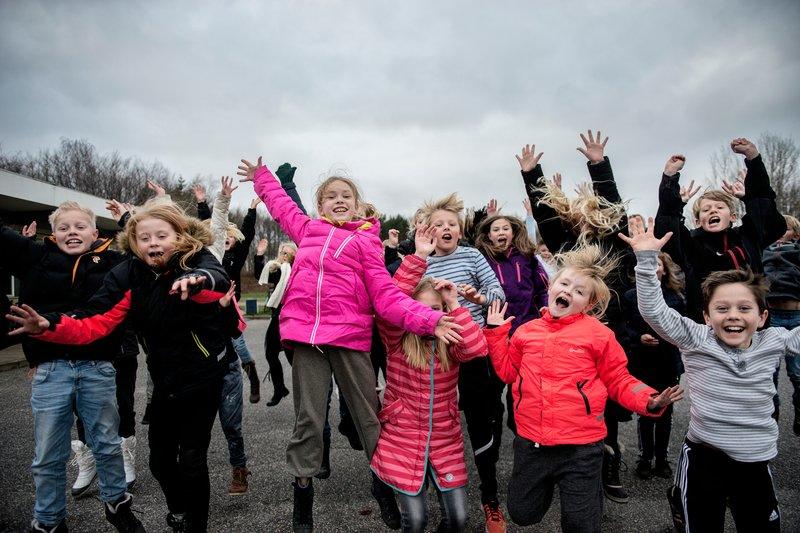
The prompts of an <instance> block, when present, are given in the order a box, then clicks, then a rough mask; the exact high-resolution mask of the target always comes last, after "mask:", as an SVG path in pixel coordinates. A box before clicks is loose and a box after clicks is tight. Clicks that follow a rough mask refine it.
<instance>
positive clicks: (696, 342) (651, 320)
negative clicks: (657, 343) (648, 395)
mask: <svg viewBox="0 0 800 533" xmlns="http://www.w3.org/2000/svg"><path fill="white" fill-rule="evenodd" d="M657 258H658V252H657V251H656V250H644V251H639V252H636V260H637V263H636V268H635V271H636V299H637V301H638V303H639V312H640V313H641V314H642V318H644V319H645V321H646V322H647V323H648V324H650V327H651V328H653V329H654V330H655V332H656V333H658V335H659V336H660V337H661V338H663V339H666V340H667V341H669V342H670V343H672V344H674V345H675V346H677V347H678V348H679V349H680V350H688V349H692V348H696V347H698V346H700V345H701V344H702V343H703V341H704V340H705V339H706V338H707V336H708V331H709V330H708V327H707V326H705V325H701V324H698V323H697V322H695V321H694V320H692V319H690V318H686V317H684V316H681V314H680V313H678V312H677V311H675V310H674V309H672V308H671V307H669V306H668V305H667V303H666V302H665V301H664V295H663V293H662V292H661V283H659V281H658V277H656V270H657V268H658V261H657Z"/></svg>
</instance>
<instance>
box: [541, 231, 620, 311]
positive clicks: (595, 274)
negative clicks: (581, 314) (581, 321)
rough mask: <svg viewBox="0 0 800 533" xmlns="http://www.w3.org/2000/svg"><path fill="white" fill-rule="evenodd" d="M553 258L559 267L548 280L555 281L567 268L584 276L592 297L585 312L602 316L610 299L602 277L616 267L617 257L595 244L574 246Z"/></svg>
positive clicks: (551, 282) (609, 293)
mask: <svg viewBox="0 0 800 533" xmlns="http://www.w3.org/2000/svg"><path fill="white" fill-rule="evenodd" d="M555 258H556V261H557V264H558V267H559V268H558V272H557V273H556V275H555V276H553V279H551V280H550V284H551V285H552V284H553V283H555V282H556V281H557V280H558V278H559V277H561V275H562V274H563V273H564V271H565V270H567V269H568V268H569V269H572V270H574V271H575V272H577V273H578V274H581V275H583V276H586V277H587V278H588V279H589V281H590V283H591V284H592V298H591V299H590V300H589V304H590V307H589V310H588V311H586V314H587V315H591V316H594V317H598V318H599V317H601V316H603V313H605V312H606V309H607V308H608V304H609V302H610V301H611V289H609V288H608V285H606V282H605V281H604V279H605V278H606V277H607V276H608V275H609V274H611V272H613V271H614V270H615V269H616V268H617V266H618V265H619V259H618V258H617V257H616V256H614V255H612V254H610V253H606V254H604V253H603V251H602V250H601V249H600V247H599V246H597V245H595V244H592V245H584V246H580V247H578V248H574V249H572V250H571V251H569V252H566V253H560V254H557V255H556V256H555Z"/></svg>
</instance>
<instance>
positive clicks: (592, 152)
mask: <svg viewBox="0 0 800 533" xmlns="http://www.w3.org/2000/svg"><path fill="white" fill-rule="evenodd" d="M587 133H588V134H589V138H588V139H587V138H586V137H585V136H584V135H583V133H581V134H580V135H581V140H582V141H583V146H584V148H581V147H580V146H579V147H578V148H577V150H578V151H579V152H580V153H582V154H583V155H585V156H586V159H588V160H589V162H590V163H592V164H597V163H600V162H601V161H603V156H604V151H605V148H606V143H607V142H608V137H606V138H605V139H603V140H602V142H601V141H600V139H601V138H602V136H601V135H600V130H597V135H592V130H588V131H587Z"/></svg>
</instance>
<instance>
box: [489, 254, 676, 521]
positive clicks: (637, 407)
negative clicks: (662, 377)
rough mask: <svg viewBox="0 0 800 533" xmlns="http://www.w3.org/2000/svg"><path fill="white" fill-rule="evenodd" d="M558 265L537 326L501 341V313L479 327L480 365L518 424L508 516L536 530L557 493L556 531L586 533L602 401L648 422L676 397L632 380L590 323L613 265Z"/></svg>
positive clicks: (592, 258) (597, 512)
mask: <svg viewBox="0 0 800 533" xmlns="http://www.w3.org/2000/svg"><path fill="white" fill-rule="evenodd" d="M559 263H560V264H561V268H560V270H559V271H558V273H557V274H556V276H555V277H554V278H553V279H552V280H551V282H550V289H549V291H548V303H547V307H546V308H545V309H544V310H543V314H542V317H541V318H538V319H536V320H532V321H530V322H527V323H525V324H522V325H521V326H520V327H519V328H518V329H517V330H516V332H515V333H514V335H513V336H511V338H510V339H509V337H508V332H509V331H510V329H511V324H512V321H513V319H514V317H513V316H512V317H508V318H505V308H506V306H502V307H501V306H500V305H499V303H495V304H493V305H492V306H491V307H490V310H489V315H488V317H487V324H488V327H487V329H486V330H485V334H486V340H487V342H488V343H489V356H490V357H491V361H492V364H493V365H494V368H495V370H497V375H498V376H500V378H501V379H502V380H503V381H504V382H505V383H508V384H510V385H513V396H514V418H515V420H516V422H517V436H516V437H515V439H514V467H513V470H512V472H511V479H510V481H509V483H508V512H509V515H510V516H511V519H512V520H513V521H514V522H515V523H517V524H519V525H521V526H527V525H531V524H536V523H538V522H540V521H541V520H542V518H543V517H544V515H545V513H546V512H547V510H548V509H549V507H550V504H551V503H552V499H553V492H554V489H555V486H556V485H558V487H559V491H560V497H561V528H562V530H563V531H565V532H575V531H581V532H586V531H593V532H595V531H600V530H601V520H602V514H603V488H602V477H601V468H602V463H603V447H604V445H603V438H604V437H605V435H606V426H605V423H604V422H603V416H602V414H603V410H604V409H605V403H606V399H607V398H608V397H611V398H613V399H615V400H616V401H618V402H620V403H621V404H622V405H623V406H624V407H626V408H627V409H630V410H632V411H635V412H637V413H639V414H642V415H648V416H657V415H659V414H661V412H663V410H664V409H665V408H666V407H667V406H668V405H669V404H671V403H672V402H675V401H677V400H679V399H680V398H681V397H682V394H683V391H682V389H681V388H680V387H679V386H676V387H669V388H667V389H665V390H664V391H663V392H662V393H660V394H659V393H658V392H657V391H656V390H655V389H653V388H651V387H648V386H647V385H645V384H644V383H642V382H641V381H639V380H637V379H636V378H634V377H633V376H631V375H630V374H629V373H628V370H627V368H626V365H627V358H626V357H625V352H624V351H623V349H622V347H621V346H620V344H619V343H618V342H617V340H616V338H615V336H614V332H613V331H611V330H610V329H609V328H608V327H607V326H605V325H603V324H602V323H601V322H600V321H599V320H598V319H597V318H596V317H597V316H602V314H603V311H605V308H606V306H607V305H608V302H609V299H610V297H611V295H610V291H609V288H608V286H606V284H605V282H604V281H603V279H604V278H605V277H606V275H607V274H608V272H609V271H610V270H611V269H613V268H615V266H616V261H613V260H612V261H608V260H607V258H606V257H604V255H603V253H602V252H601V251H600V249H599V247H597V246H585V247H581V248H577V249H574V250H572V251H570V252H567V253H566V254H562V255H561V256H560V261H559Z"/></svg>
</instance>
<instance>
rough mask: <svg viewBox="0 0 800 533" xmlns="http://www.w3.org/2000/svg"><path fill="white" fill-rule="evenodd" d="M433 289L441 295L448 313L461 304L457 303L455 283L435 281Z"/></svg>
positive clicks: (443, 280)
mask: <svg viewBox="0 0 800 533" xmlns="http://www.w3.org/2000/svg"><path fill="white" fill-rule="evenodd" d="M433 288H434V289H435V290H437V291H438V292H439V294H440V295H441V297H442V300H443V301H444V303H445V305H446V306H447V310H448V311H452V310H453V309H458V308H459V307H461V304H460V303H458V289H456V285H455V283H453V282H452V281H449V280H446V279H437V280H436V283H435V284H434V285H433Z"/></svg>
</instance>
